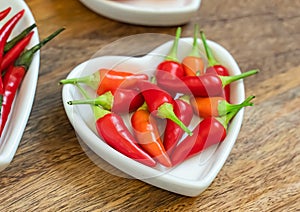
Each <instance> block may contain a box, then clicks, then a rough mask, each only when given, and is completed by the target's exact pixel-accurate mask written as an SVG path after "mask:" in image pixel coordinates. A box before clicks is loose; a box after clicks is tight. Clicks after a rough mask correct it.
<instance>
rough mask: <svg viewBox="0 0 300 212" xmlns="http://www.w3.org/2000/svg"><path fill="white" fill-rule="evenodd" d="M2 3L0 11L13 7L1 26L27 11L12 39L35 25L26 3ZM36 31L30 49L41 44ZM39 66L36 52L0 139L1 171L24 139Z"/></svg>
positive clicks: (20, 0)
mask: <svg viewBox="0 0 300 212" xmlns="http://www.w3.org/2000/svg"><path fill="white" fill-rule="evenodd" d="M0 2H1V4H0V10H2V9H5V8H7V7H9V6H11V7H12V10H11V11H10V13H9V15H8V16H7V17H6V18H5V19H4V20H2V21H1V22H0V26H2V25H3V23H5V22H6V21H7V20H8V19H9V18H10V17H12V16H13V15H14V14H16V13H17V12H18V11H20V10H21V9H25V13H24V16H23V17H22V19H21V20H20V22H19V23H18V24H17V25H16V27H15V28H14V30H13V32H12V35H11V37H13V36H15V35H17V34H19V33H20V32H21V31H22V30H23V29H25V28H26V27H28V26H30V25H31V24H33V23H35V20H34V17H33V15H32V13H31V11H30V9H29V8H28V6H27V5H26V3H25V2H24V1H22V0H17V1H6V0H0ZM34 31H35V33H34V35H33V37H32V39H31V42H30V43H29V45H28V47H30V46H33V45H35V44H37V43H38V42H39V36H38V31H37V29H36V28H35V29H34ZM39 64H40V54H39V52H36V54H35V56H34V58H33V60H32V63H31V66H30V68H29V69H28V71H27V73H26V76H25V78H24V80H23V82H22V85H21V87H20V88H19V92H18V94H17V96H16V99H15V101H14V105H13V108H12V111H11V113H10V115H9V118H8V121H7V123H6V126H5V128H4V131H3V133H2V137H1V138H0V171H1V170H3V169H5V168H6V167H7V166H8V165H9V164H10V162H11V161H12V159H13V157H14V155H15V153H16V150H17V148H18V146H19V143H20V140H21V138H22V135H23V132H24V129H25V126H26V124H27V121H28V117H29V115H30V112H31V108H32V104H33V100H34V95H35V91H36V84H37V79H38V71H39Z"/></svg>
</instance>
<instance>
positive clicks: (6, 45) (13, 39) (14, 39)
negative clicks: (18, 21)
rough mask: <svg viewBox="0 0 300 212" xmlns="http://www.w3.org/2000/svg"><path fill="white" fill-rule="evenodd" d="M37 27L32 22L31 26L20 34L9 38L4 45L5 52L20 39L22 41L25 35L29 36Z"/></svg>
mask: <svg viewBox="0 0 300 212" xmlns="http://www.w3.org/2000/svg"><path fill="white" fill-rule="evenodd" d="M35 27H36V24H35V23H34V24H31V25H30V26H29V27H27V28H25V29H24V30H23V31H22V32H21V33H20V34H18V35H17V36H15V37H13V38H12V39H11V40H9V41H8V42H7V43H6V44H5V47H4V53H6V52H8V51H9V50H10V49H11V48H12V47H14V46H15V45H16V44H17V43H19V41H21V40H22V39H23V38H24V37H25V36H27V35H28V34H29V33H30V32H31V30H33V29H34V28H35Z"/></svg>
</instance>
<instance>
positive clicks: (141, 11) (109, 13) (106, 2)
mask: <svg viewBox="0 0 300 212" xmlns="http://www.w3.org/2000/svg"><path fill="white" fill-rule="evenodd" d="M80 2H81V3H83V4H84V5H85V6H86V7H88V8H89V9H91V10H92V11H94V12H96V13H98V14H101V15H104V16H106V17H108V18H111V19H114V20H117V21H121V22H126V23H131V24H139V25H149V26H171V25H180V24H185V23H187V22H188V21H189V20H190V19H191V17H192V16H193V15H194V14H195V13H196V12H197V10H198V9H199V7H200V4H201V0H143V1H140V0H117V1H113V0H80Z"/></svg>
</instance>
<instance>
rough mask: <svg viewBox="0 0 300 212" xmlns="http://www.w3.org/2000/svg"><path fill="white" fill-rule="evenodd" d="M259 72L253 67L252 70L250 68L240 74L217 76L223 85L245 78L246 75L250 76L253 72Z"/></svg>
mask: <svg viewBox="0 0 300 212" xmlns="http://www.w3.org/2000/svg"><path fill="white" fill-rule="evenodd" d="M258 72H259V70H258V69H254V70H250V71H247V72H244V73H242V74H238V75H233V76H219V77H220V79H221V81H222V85H223V87H224V86H225V85H228V84H230V83H232V82H234V81H237V80H240V79H243V78H246V77H249V76H252V75H254V74H257V73H258Z"/></svg>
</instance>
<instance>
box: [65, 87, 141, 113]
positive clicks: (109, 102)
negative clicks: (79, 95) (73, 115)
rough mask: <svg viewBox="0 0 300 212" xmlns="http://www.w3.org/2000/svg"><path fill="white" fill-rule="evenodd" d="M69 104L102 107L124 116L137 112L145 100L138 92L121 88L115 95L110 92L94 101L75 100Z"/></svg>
mask: <svg viewBox="0 0 300 212" xmlns="http://www.w3.org/2000/svg"><path fill="white" fill-rule="evenodd" d="M67 103H68V104H70V105H75V104H93V105H100V106H102V107H103V108H104V109H106V110H110V111H112V112H114V113H118V114H124V113H128V112H129V113H131V112H133V111H135V110H137V109H138V108H139V107H140V106H142V105H143V103H144V98H143V96H142V94H141V93H140V92H138V91H136V90H133V89H122V88H119V89H118V90H117V91H116V92H115V93H114V94H112V93H111V91H108V92H106V93H104V94H102V95H100V96H98V97H96V98H94V99H84V100H73V101H69V102H67Z"/></svg>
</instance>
